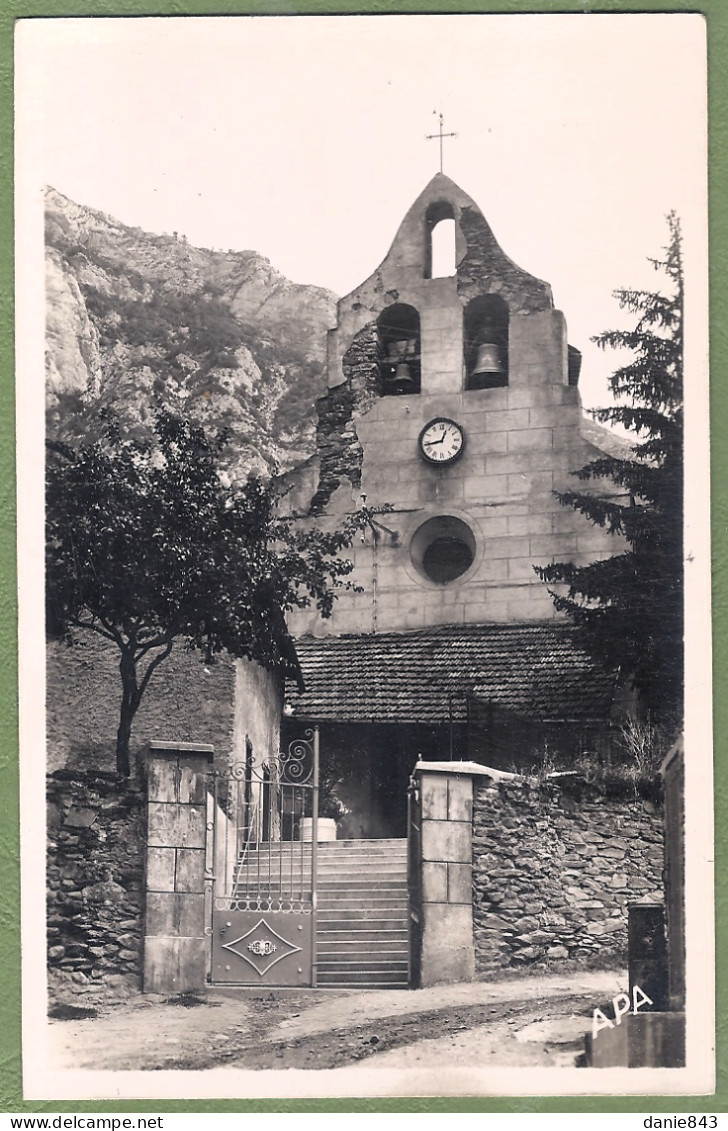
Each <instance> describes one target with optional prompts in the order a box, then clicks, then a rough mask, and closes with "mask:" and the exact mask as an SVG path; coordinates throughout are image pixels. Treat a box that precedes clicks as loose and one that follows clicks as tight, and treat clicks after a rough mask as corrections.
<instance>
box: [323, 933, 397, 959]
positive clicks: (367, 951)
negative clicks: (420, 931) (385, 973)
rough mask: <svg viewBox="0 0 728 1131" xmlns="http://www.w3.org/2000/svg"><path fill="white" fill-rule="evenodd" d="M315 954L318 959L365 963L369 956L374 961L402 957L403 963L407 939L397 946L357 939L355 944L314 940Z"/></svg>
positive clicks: (393, 943) (389, 943) (392, 943)
mask: <svg viewBox="0 0 728 1131" xmlns="http://www.w3.org/2000/svg"><path fill="white" fill-rule="evenodd" d="M316 944H317V947H316V949H317V953H318V956H319V958H328V959H344V958H351V959H357V960H358V959H359V958H361V960H362V961H367V959H368V958H369V957H370V956H371V957H374V958H376V959H379V958H381V959H382V960H385V959H386V960H389V959H390V958H397V959H401V958H402V957H404V959H405V961H406V959H407V955H408V953H409V947H408V945H407V939H406V938H405V939H402V940H400V942H399V944H397V942H396V941H392V942H386V941H382V940H379V941H378V942H362V941H361V939H359V940H358V941H356V942H336V943H332V942H328V941H326V940H322V939H319V938H318V937H317V939H316Z"/></svg>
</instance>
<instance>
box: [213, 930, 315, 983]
mask: <svg viewBox="0 0 728 1131" xmlns="http://www.w3.org/2000/svg"><path fill="white" fill-rule="evenodd" d="M222 946H223V950H231V951H232V952H233V954H236V955H237V956H238V958H242V959H243V961H244V962H247V963H249V965H250V966H252V967H253V969H254V970H255V972H256V973H257V974H260V976H261V977H262V976H263V975H264V974H267V973H268V971H269V970H270V969H271V967H272V966H275V964H276V962H280V961H281V959H282V958H288V956H289V955H290V954H295V953H296V951H299V950H301V947H300V946H296V945H295V943H291V942H288V940H287V939H284V938H283V936H282V935H279V934H278V932H277V931H274V930H273V928H272V927H271V926H269V924H268V923H266V921H265V919H259V920H258V922H257V923H256V924H255V926H254V927H251V928H250V930H249V931H246V932H245V934H244V935H241V936H240V937H239V938H237V939H233V940H232V942H229V943H223V944H222Z"/></svg>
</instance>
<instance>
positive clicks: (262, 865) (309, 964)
mask: <svg viewBox="0 0 728 1131" xmlns="http://www.w3.org/2000/svg"><path fill="white" fill-rule="evenodd" d="M318 759H319V748H318V728H316V729H315V730H308V731H306V733H305V736H304V737H303V738H299V739H294V741H293V742H291V744H290V745H289V747H288V749H287V750H286V751H284V752H282V753H281V754H279V755H278V757H277V758H276V759H275V760H271V761H268V762H263V763H256V762H255V761H254V758H253V751H252V747H250V746H248V750H247V757H246V760H245V761H244V762H238V763H235V764H234V765H233V766H231V767H230V768H229V770H227V771H225V772H224V773H214V774H212V775H211V778H210V788H209V791H208V825H207V827H208V849H207V850H208V862H209V868H210V872H209V874H208V879H209V880H210V884H211V902H212V927H211V931H212V957H211V980H212V981H213V982H219V983H230V984H233V985H277V986H314V985H315V984H316V871H317V853H318V844H317V831H318V830H317V826H318V776H319V773H318Z"/></svg>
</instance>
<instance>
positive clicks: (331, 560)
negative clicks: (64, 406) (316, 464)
mask: <svg viewBox="0 0 728 1131" xmlns="http://www.w3.org/2000/svg"><path fill="white" fill-rule="evenodd" d="M226 443H227V435H226V434H225V433H219V434H217V435H215V436H214V437H208V436H207V434H206V433H205V431H204V430H203V429H202V428H200V427H198V426H195V425H194V424H192V423H191V422H190V421H187V420H183V419H181V418H179V417H178V416H175V415H173V414H172V413H169V412H167V411H162V410H160V411H158V413H157V415H156V419H155V424H154V432H153V434H152V435H151V436H148V435H147V436H146V437H142V438H139V437H134V436H131V435H125V434H122V431H121V429H120V427H119V425H118V422H116V421H113V420H112V421H111V422H110V423H108V425H107V426H106V428H105V432H104V435H103V436H102V437H101V438H100V439H99V440H97V441H96V442H94V443H89V444H87V445H86V446H84V447H72V446H70V445H68V444H64V443H60V442H57V441H56V442H53V441H51V442H49V443H48V451H49V458H48V467H47V506H46V535H47V542H46V544H47V550H46V591H47V623H48V628H49V631H50V632H51V634H55V635H62V636H65V637H66V638H67V639H69V640H72V630H73V629H74V628H84V629H89V630H90V631H92V632H95V633H98V634H99V635H100V636H102V637H104V638H105V639H107V640H110V641H112V642H113V643H114V644H115V645H116V647H117V648H118V650H119V653H120V659H119V671H120V675H121V685H122V698H121V709H120V717H119V729H118V734H117V747H116V757H117V769H118V771H119V773H120V774H123V775H128V774H129V772H130V763H129V741H130V736H131V727H132V722H133V720H134V716H135V714H136V712H137V710H138V708H139V704H140V702H141V700H142V696H143V695H144V692H145V691H146V689H147V686H148V684H149V681H150V679H151V677H152V675H153V673H154V671H155V670H156V669H157V668H158V667H159V665H160V664H161V663H163V661H164V660H165V659H166V658H167V656H169V654H170V652H171V650H172V646H173V643H174V642H175V640H178V639H179V640H182V641H184V642H186V644H187V645H188V646H190V647H193V648H197V649H200V650H201V651H202V652H204V654H205V656H206V658H207V659H208V660H209V659H211V658H212V657H213V656H214V654H215V653H219V652H222V651H223V650H224V651H226V652H228V653H229V654H230V655H232V656H235V657H243V656H247V657H249V658H250V659H254V660H257V661H258V662H260V663H261V664H263V665H264V666H266V667H269V668H270V667H274V666H278V665H280V666H282V667H283V668H284V669H287V670H288V671H289V673H290V672H294V673H296V672H297V671H298V668H297V663H296V659H295V652H294V650H293V646H292V644H291V641H290V638H289V636H288V633H287V630H286V625H285V616H284V614H285V612H286V611H287V610H290V609H292V608H293V607H295V606H299V607H304V606H307V605H309V604H311V603H312V602H315V604H316V607H317V608H318V609H319V611H320V612H321V614H322V615H323V616H328V615H330V613H331V609H332V606H333V602H334V599H335V596H336V589H337V588H338V587H340V586H345V587H348V586H349V585H350V583H349V582H346V581H345V580H344V578H345V577H346V575H347V574H348V573H350V572H351V569H352V568H353V567H352V563H351V562H350V561H347V560H345V559H341V558H340V557H338V556H337V555H338V554H339V552H340V551H341V550H342V549H344V548H345V547H347V546H348V545H350V543H351V540H352V538H353V536H354V534H355V532H356V531H357V530H359V529H361V528H362V527H363V525H364V524H365V523H366V522H367V521H369V520H370V512H368V511H367V510H366V509H362V510H361V511H359V512H358V513H357V514H355V515H352V516H350V517H349V518H348V519H347V520H345V522H344V523H343V525H342V527H341V528H340V529H338V530H336V531H334V532H327V531H325V530H321V529H318V528H311V527H308V528H307V529H304V528H302V527H301V526H300V525H297V524H295V523H294V522H292V521H290V520H286V519H284V518H281V517H279V516H278V514H277V507H276V503H277V497H276V488H275V486H274V484H273V483H272V482H271V481H263V480H261V479H258V478H250V479H249V480H248V481H247V482H246V483H245V484H244V485H242V486H237V487H236V486H234V485H232V484H231V483H230V480H229V477H228V476H227V473H226V472H224V471H221V470H220V461H219V457H220V453H221V452H222V450H223V449H224V447H225V445H226Z"/></svg>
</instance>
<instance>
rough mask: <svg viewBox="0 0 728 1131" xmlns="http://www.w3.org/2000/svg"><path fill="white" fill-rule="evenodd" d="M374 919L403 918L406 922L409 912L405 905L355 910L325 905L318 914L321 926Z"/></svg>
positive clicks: (389, 920)
mask: <svg viewBox="0 0 728 1131" xmlns="http://www.w3.org/2000/svg"><path fill="white" fill-rule="evenodd" d="M372 919H378V920H381V922H383V923H384V922H392V921H395V920H400V919H401V920H402V921H403V922H404V923H406V922H407V913H406V911H405V909H404V908H403V907H383V908H381V910H380V909H379V908H378V907H371V908H370V907H358V908H356V910H354V911H333V910H331V908H328V907H325V908H322V909H321V911H320V912H319V915H318V923H319V926H321V927H323V925H324V924H325V923H341V924H342V926H344V925H346V926H349V925H350V924H351V923H357V922H370V921H371V920H372Z"/></svg>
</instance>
